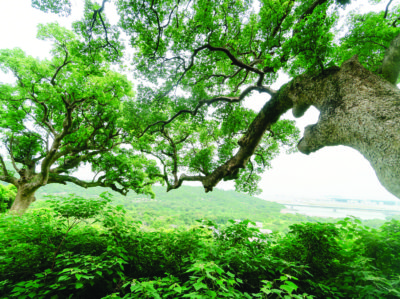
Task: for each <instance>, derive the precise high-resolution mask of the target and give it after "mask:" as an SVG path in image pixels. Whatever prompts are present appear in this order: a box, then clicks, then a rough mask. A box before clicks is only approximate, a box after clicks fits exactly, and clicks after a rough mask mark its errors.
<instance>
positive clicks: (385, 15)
mask: <svg viewBox="0 0 400 299" xmlns="http://www.w3.org/2000/svg"><path fill="white" fill-rule="evenodd" d="M392 1H393V0H389V3H388V4H387V5H386V9H385V14H384V15H383V18H384V19H386V18H387V15H388V12H389V6H390V4H391V3H392Z"/></svg>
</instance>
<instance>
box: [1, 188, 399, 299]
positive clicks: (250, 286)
mask: <svg viewBox="0 0 400 299" xmlns="http://www.w3.org/2000/svg"><path fill="white" fill-rule="evenodd" d="M109 202H110V198H109V196H108V195H107V194H102V195H101V196H100V197H99V198H97V199H85V198H82V197H79V196H74V195H71V196H69V197H65V198H57V197H53V198H51V199H50V203H49V206H50V208H46V209H39V210H32V211H29V212H28V213H27V214H25V215H23V216H15V215H10V214H4V215H2V216H0V239H1V243H0V296H1V297H2V298H400V291H399V290H400V222H399V221H396V220H392V221H391V222H388V223H386V224H385V225H383V226H382V227H381V228H380V229H379V230H376V229H371V228H368V227H365V226H363V225H361V223H360V221H359V220H357V219H349V218H348V219H345V220H341V221H338V222H337V223H302V224H296V225H292V226H291V227H290V231H289V233H287V234H278V233H276V234H270V235H263V234H261V233H260V232H259V231H258V229H257V228H256V227H254V226H252V225H251V224H252V223H251V222H250V221H248V220H246V221H242V222H235V221H231V223H230V225H228V226H225V227H218V226H217V225H216V224H215V223H213V222H211V221H207V220H202V221H199V224H198V225H197V226H193V227H192V228H190V229H187V230H171V229H160V230H157V231H144V230H141V229H140V226H141V223H140V222H137V221H132V220H130V219H129V218H128V217H127V216H126V215H125V211H124V209H123V208H122V207H114V206H111V205H110V204H109Z"/></svg>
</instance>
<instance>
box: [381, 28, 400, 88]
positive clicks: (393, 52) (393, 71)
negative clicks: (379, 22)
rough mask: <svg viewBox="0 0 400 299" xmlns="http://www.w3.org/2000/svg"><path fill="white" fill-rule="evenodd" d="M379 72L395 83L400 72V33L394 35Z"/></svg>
mask: <svg viewBox="0 0 400 299" xmlns="http://www.w3.org/2000/svg"><path fill="white" fill-rule="evenodd" d="M380 73H381V74H382V76H383V78H385V79H386V80H388V81H389V82H390V83H392V84H396V83H397V79H398V77H399V73H400V34H399V35H397V36H396V37H395V39H394V40H393V41H392V42H391V44H390V46H389V48H388V49H387V50H386V53H385V57H384V58H383V62H382V66H381V70H380Z"/></svg>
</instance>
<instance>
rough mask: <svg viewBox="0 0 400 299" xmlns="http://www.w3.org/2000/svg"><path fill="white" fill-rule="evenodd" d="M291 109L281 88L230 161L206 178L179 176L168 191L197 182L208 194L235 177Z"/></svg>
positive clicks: (251, 127) (242, 140)
mask: <svg viewBox="0 0 400 299" xmlns="http://www.w3.org/2000/svg"><path fill="white" fill-rule="evenodd" d="M292 107H293V102H292V100H291V99H290V97H289V95H288V94H287V91H286V88H284V87H282V88H281V89H280V91H279V92H277V93H275V94H274V95H273V96H272V98H271V100H270V101H268V102H267V103H265V105H264V107H263V108H262V109H261V111H260V112H259V113H258V115H257V116H256V118H255V119H254V120H253V122H252V123H251V124H250V126H249V128H248V130H247V132H246V133H245V134H244V135H243V137H242V138H241V139H240V140H239V141H238V144H239V146H240V148H239V150H238V152H237V153H236V154H235V155H234V156H233V157H232V158H231V159H229V160H228V161H227V162H225V163H224V164H223V165H221V166H219V167H218V168H216V169H215V170H214V171H213V172H212V173H211V174H209V175H207V176H187V175H185V174H183V175H181V177H180V178H179V180H178V181H177V182H176V183H175V185H174V186H171V188H170V190H171V189H177V188H179V187H180V186H181V185H182V182H183V181H199V182H201V183H202V184H203V186H204V189H205V191H206V192H210V191H212V190H213V188H214V187H215V186H216V185H217V184H218V183H219V182H220V181H221V180H222V179H227V178H228V179H229V178H235V177H237V174H238V172H239V169H241V168H244V167H245V166H246V164H247V162H248V161H249V159H250V157H251V156H252V155H253V154H254V152H255V150H256V148H257V146H258V144H259V143H260V141H261V139H262V137H263V135H264V133H265V131H266V130H268V129H269V128H270V127H271V125H273V124H274V123H275V122H276V121H277V120H278V119H279V117H280V116H281V115H282V114H284V113H285V112H286V111H288V110H289V109H291V108H292ZM168 191H169V190H168Z"/></svg>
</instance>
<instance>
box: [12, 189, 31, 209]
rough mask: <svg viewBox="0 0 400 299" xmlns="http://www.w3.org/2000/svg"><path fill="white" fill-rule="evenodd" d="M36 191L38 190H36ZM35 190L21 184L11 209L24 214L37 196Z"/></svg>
mask: <svg viewBox="0 0 400 299" xmlns="http://www.w3.org/2000/svg"><path fill="white" fill-rule="evenodd" d="M35 191H36V190H35ZM35 191H33V190H30V189H27V188H25V186H19V188H18V191H17V195H16V196H15V199H14V202H13V204H12V206H11V208H10V211H14V212H15V213H18V214H23V213H25V211H26V210H27V209H28V208H29V206H30V205H31V203H33V202H34V201H35V200H36V198H35Z"/></svg>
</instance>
